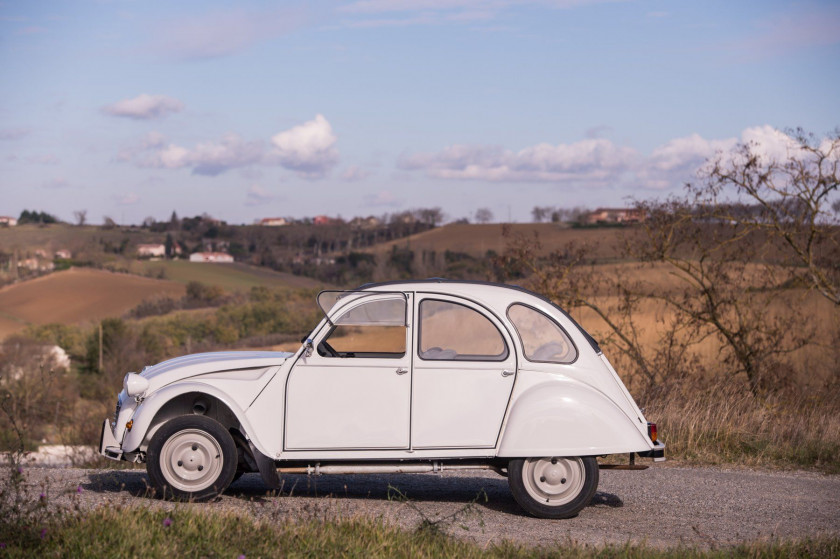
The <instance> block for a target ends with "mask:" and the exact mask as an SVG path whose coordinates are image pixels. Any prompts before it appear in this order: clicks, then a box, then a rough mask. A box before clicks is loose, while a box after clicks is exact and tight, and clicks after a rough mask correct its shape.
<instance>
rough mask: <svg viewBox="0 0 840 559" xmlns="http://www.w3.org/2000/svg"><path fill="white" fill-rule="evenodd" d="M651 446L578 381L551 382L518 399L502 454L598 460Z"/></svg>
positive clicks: (624, 418) (618, 410) (609, 403)
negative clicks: (606, 455) (593, 457)
mask: <svg viewBox="0 0 840 559" xmlns="http://www.w3.org/2000/svg"><path fill="white" fill-rule="evenodd" d="M651 448H653V443H651V442H650V441H648V440H645V438H644V437H643V436H642V434H641V433H640V431H639V429H638V427H637V426H636V425H634V423H633V419H631V418H630V417H628V416H627V414H626V413H624V411H622V409H621V408H620V407H619V406H617V405H616V404H615V403H614V402H613V401H612V400H610V398H609V397H607V396H606V395H604V394H603V393H601V392H599V391H598V390H595V389H594V388H592V387H590V386H587V385H584V384H583V383H580V382H576V381H573V380H558V379H552V380H547V381H546V382H543V383H540V384H537V385H535V386H532V387H530V388H528V389H527V390H526V391H525V392H523V393H522V394H520V395H519V396H517V397H516V398H515V400H514V402H513V403H512V407H511V409H510V412H509V416H508V420H507V423H506V425H505V428H504V432H503V433H502V442H501V444H500V445H499V453H498V455H499V456H500V457H510V458H517V457H518V458H526V457H538V456H596V455H601V454H617V453H626V452H638V451H646V450H650V449H651Z"/></svg>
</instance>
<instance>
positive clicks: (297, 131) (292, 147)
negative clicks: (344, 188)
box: [271, 114, 338, 178]
mask: <svg viewBox="0 0 840 559" xmlns="http://www.w3.org/2000/svg"><path fill="white" fill-rule="evenodd" d="M337 141H338V138H337V137H336V135H335V134H334V133H333V130H332V126H330V123H329V122H327V119H326V118H324V116H323V115H320V114H319V115H316V116H315V118H314V119H313V120H310V121H307V122H304V123H303V124H300V125H298V126H295V127H293V128H291V129H289V130H286V131H285V132H281V133H279V134H277V135H275V136H274V137H273V138H271V143H272V145H273V146H274V149H273V151H272V153H271V157H272V158H273V159H276V160H277V162H278V163H279V164H280V165H282V166H283V167H285V168H287V169H291V170H294V171H297V172H298V173H300V174H301V175H302V176H305V177H310V178H315V177H321V176H324V175H325V174H326V173H327V172H328V171H329V170H330V169H332V168H333V167H334V166H335V165H336V164H337V163H338V151H337V150H336V149H335V143H336V142H337Z"/></svg>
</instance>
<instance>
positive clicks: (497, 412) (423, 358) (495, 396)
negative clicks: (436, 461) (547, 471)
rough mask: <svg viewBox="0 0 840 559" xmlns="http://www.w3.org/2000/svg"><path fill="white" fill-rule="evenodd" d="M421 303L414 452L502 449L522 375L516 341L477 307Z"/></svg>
mask: <svg viewBox="0 0 840 559" xmlns="http://www.w3.org/2000/svg"><path fill="white" fill-rule="evenodd" d="M416 298H417V302H416V306H415V317H416V319H415V324H416V328H415V331H416V333H415V348H416V350H415V352H414V355H413V369H412V381H413V388H412V421H411V445H412V447H413V448H492V447H494V446H496V442H497V439H498V436H499V431H500V429H501V425H502V420H503V419H504V415H505V410H506V409H507V404H508V401H509V400H510V393H511V390H512V389H513V383H514V379H515V374H516V352H515V350H514V346H513V343H512V341H511V339H510V335H509V334H508V332H507V330H506V328H505V327H504V326H503V325H502V324H501V322H500V321H499V320H498V319H497V318H496V317H495V316H493V315H492V313H490V312H489V311H488V310H487V309H485V308H483V307H482V306H480V305H477V304H475V303H473V302H470V301H467V300H465V299H462V298H456V297H450V296H446V295H438V294H431V293H429V294H418V295H417V297H416Z"/></svg>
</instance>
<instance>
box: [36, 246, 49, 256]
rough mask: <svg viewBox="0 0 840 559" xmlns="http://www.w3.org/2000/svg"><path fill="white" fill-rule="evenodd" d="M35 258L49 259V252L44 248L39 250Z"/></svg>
mask: <svg viewBox="0 0 840 559" xmlns="http://www.w3.org/2000/svg"><path fill="white" fill-rule="evenodd" d="M35 256H37V257H38V258H46V257H47V251H46V250H44V249H42V248H39V249H38V250H36V251H35Z"/></svg>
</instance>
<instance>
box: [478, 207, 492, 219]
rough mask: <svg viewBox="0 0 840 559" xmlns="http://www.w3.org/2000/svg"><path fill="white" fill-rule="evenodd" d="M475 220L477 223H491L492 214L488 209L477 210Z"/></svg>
mask: <svg viewBox="0 0 840 559" xmlns="http://www.w3.org/2000/svg"><path fill="white" fill-rule="evenodd" d="M475 220H476V221H477V222H479V223H490V222H491V221H493V212H492V211H490V208H478V209H477V210H476V211H475Z"/></svg>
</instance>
